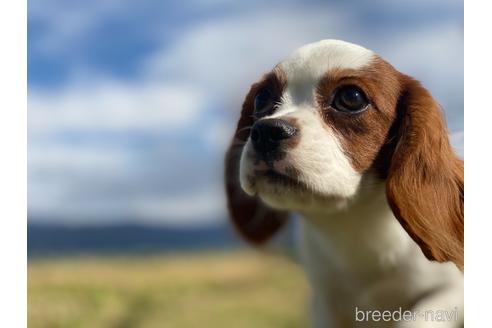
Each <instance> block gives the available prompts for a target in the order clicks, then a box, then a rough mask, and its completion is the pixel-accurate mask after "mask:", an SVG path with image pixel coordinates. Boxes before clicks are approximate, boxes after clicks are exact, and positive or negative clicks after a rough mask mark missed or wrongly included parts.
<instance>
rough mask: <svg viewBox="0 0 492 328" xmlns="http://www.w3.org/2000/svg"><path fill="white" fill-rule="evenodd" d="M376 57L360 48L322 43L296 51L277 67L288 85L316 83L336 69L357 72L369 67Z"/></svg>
mask: <svg viewBox="0 0 492 328" xmlns="http://www.w3.org/2000/svg"><path fill="white" fill-rule="evenodd" d="M374 57H375V54H374V52H372V51H371V50H368V49H366V48H364V47H361V46H359V45H356V44H353V43H349V42H345V41H340V40H322V41H319V42H315V43H310V44H307V45H305V46H303V47H301V48H299V49H297V50H296V51H295V52H294V53H293V54H292V55H290V56H289V57H288V58H287V59H285V60H284V61H282V62H281V63H280V64H279V65H278V67H279V68H280V69H281V70H282V71H283V73H284V74H285V76H286V77H287V81H288V82H289V83H295V82H303V83H305V82H308V81H312V82H315V81H318V80H319V79H320V78H321V77H323V76H325V75H326V74H329V72H330V71H332V70H335V69H359V68H362V67H364V66H367V65H370V64H371V61H372V60H373V59H374Z"/></svg>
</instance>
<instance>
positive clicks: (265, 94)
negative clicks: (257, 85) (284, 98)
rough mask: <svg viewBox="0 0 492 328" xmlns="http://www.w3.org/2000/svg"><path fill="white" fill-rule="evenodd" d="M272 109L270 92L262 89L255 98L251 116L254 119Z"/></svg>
mask: <svg viewBox="0 0 492 328" xmlns="http://www.w3.org/2000/svg"><path fill="white" fill-rule="evenodd" d="M272 108H273V99H272V94H271V93H270V91H268V90H266V89H262V90H260V91H258V93H257V94H256V96H255V101H254V108H253V115H254V116H255V117H256V118H260V117H263V116H265V115H267V114H268V113H269V112H270V111H271V109H272Z"/></svg>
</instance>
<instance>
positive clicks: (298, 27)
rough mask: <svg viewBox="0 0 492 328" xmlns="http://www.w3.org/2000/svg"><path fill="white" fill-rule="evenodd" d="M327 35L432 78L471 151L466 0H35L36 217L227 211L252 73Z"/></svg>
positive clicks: (31, 4)
mask: <svg viewBox="0 0 492 328" xmlns="http://www.w3.org/2000/svg"><path fill="white" fill-rule="evenodd" d="M327 38H330V39H342V40H345V41H349V42H354V43H357V44H360V45H362V46H365V47H367V48H369V49H372V50H374V51H375V52H376V53H378V54H380V55H381V56H382V57H383V58H385V59H387V60H388V61H389V62H390V63H392V64H393V65H394V66H395V67H396V68H397V69H399V70H400V71H402V72H404V73H407V74H410V75H412V76H414V77H415V78H417V79H419V80H421V81H422V82H423V84H424V85H425V86H426V87H427V88H428V89H429V90H430V91H431V92H432V93H433V95H434V96H435V98H436V99H437V100H438V101H439V102H440V103H441V105H442V106H443V108H444V110H445V113H446V117H447V120H448V125H449V128H450V132H451V140H452V142H453V144H454V145H455V147H456V149H457V150H458V152H459V153H460V154H461V155H463V151H464V150H463V3H462V2H461V1H455V0H428V1H424V0H402V1H391V0H381V1H370V0H360V1H341V0H340V1H302V2H301V1H259V0H258V1H257V0H252V1H224V0H210V1H205V0H192V1H186V2H184V1H160V0H143V1H138V2H136V1H130V0H108V1H104V0H85V1H81V0H71V1H62V0H29V1H28V168H27V169H28V220H29V221H30V222H57V223H63V224H69V225H70V224H77V225H80V224H91V225H92V224H107V223H118V222H129V221H130V222H134V223H142V224H160V225H178V226H187V225H196V224H209V223H217V222H220V221H223V220H225V218H226V211H225V198H224V193H223V187H222V184H223V182H222V169H223V154H224V151H225V149H226V147H227V144H228V142H229V140H230V137H231V136H232V133H233V129H234V125H235V123H236V119H237V117H238V114H239V109H240V105H241V103H242V100H243V97H244V95H245V94H246V92H247V91H248V89H249V86H250V85H251V83H253V82H255V81H256V80H257V79H258V78H259V77H260V76H261V75H262V74H263V73H265V72H267V71H268V70H270V69H271V68H272V67H273V66H274V65H275V64H277V63H278V62H280V61H281V60H282V59H283V58H285V57H287V56H288V55H289V54H290V53H291V52H292V51H293V50H295V49H296V48H298V47H300V46H302V45H303V44H306V43H310V42H314V41H317V40H321V39H327Z"/></svg>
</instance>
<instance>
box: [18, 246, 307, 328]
mask: <svg viewBox="0 0 492 328" xmlns="http://www.w3.org/2000/svg"><path fill="white" fill-rule="evenodd" d="M307 293H308V291H307V284H306V282H305V279H304V277H303V274H302V273H301V271H300V269H299V267H297V266H296V265H295V264H294V263H292V262H290V261H289V260H287V259H285V258H283V257H282V256H273V255H268V254H264V253H254V252H233V253H208V254H199V255H181V256H169V255H166V256H164V255H163V256H152V257H125V258H123V257H90V258H72V259H54V260H36V261H30V262H29V264H28V326H29V327H33V328H36V327H91V328H98V327H115V328H117V327H118V328H130V327H217V328H221V327H227V328H234V327H238V328H240V327H248V328H250V327H255V328H261V327H306V326H307V319H306V318H307V303H308V294H307Z"/></svg>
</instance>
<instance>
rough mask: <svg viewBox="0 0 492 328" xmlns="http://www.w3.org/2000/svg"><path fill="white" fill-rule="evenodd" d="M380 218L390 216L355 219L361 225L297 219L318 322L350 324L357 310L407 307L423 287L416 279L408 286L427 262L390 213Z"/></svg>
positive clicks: (342, 218)
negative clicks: (347, 322)
mask: <svg viewBox="0 0 492 328" xmlns="http://www.w3.org/2000/svg"><path fill="white" fill-rule="evenodd" d="M351 214H354V213H351ZM379 214H380V215H388V217H378V218H374V217H370V215H367V216H362V217H359V218H357V220H364V221H363V222H357V220H354V218H347V217H337V216H331V217H329V218H324V219H329V220H330V222H323V221H321V222H320V220H321V219H319V218H308V219H306V218H301V220H300V222H299V227H298V228H299V229H298V230H299V231H298V233H299V234H298V237H299V248H300V255H301V260H302V264H303V267H304V270H305V271H306V274H307V276H308V279H309V281H310V284H311V287H312V292H313V301H314V303H313V312H314V313H313V316H314V317H315V320H316V321H318V322H319V321H321V322H322V323H323V324H326V325H328V324H339V323H340V322H343V321H347V320H351V319H352V318H353V315H354V311H355V309H356V307H357V308H359V309H381V308H384V309H394V308H398V307H399V306H401V307H403V308H406V307H408V306H409V305H410V303H411V302H412V300H413V299H415V298H416V297H417V296H418V294H419V293H420V292H421V291H422V289H423V288H424V287H425V286H424V285H422V284H421V282H420V281H418V279H416V281H412V280H413V279H414V278H415V277H413V276H412V272H417V271H419V270H420V269H421V268H420V267H421V266H425V265H426V263H428V261H427V260H426V259H425V257H424V256H423V254H422V253H421V251H420V249H419V248H418V246H417V245H416V244H415V243H414V242H413V241H412V240H411V239H410V237H409V236H408V235H407V234H406V233H405V231H404V230H403V229H402V228H401V226H400V225H399V224H398V222H397V220H396V219H395V218H394V217H392V215H391V212H389V211H388V212H384V213H379ZM349 219H350V220H353V222H349V221H347V220H349ZM337 220H346V221H344V222H337ZM424 271H425V270H424ZM329 319H330V320H334V322H331V323H330V322H327V321H326V320H329Z"/></svg>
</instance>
